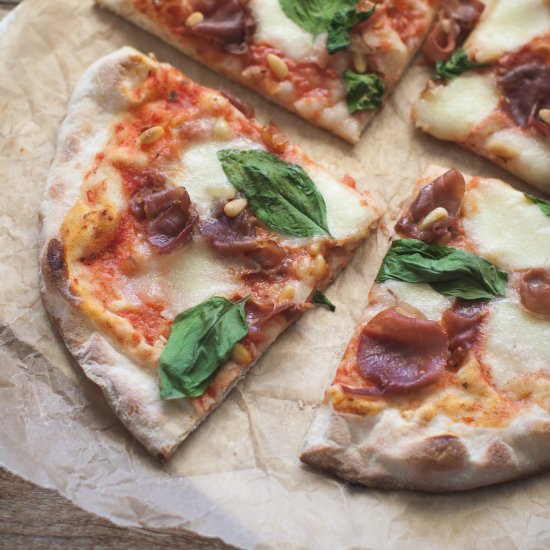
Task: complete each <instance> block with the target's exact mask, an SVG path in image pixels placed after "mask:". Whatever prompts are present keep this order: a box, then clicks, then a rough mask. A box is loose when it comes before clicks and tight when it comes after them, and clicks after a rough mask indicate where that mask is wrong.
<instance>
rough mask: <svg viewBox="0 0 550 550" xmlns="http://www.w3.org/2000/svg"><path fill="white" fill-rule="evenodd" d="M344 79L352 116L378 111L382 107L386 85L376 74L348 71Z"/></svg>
mask: <svg viewBox="0 0 550 550" xmlns="http://www.w3.org/2000/svg"><path fill="white" fill-rule="evenodd" d="M343 78H344V86H345V88H346V94H347V101H348V111H349V112H350V113H351V114H353V113H355V112H357V111H366V110H372V109H378V107H380V105H382V98H383V96H384V92H385V90H386V85H385V84H384V81H383V80H382V79H381V78H380V77H379V76H377V75H375V74H359V73H354V72H353V71H350V70H347V71H345V72H344V77H343Z"/></svg>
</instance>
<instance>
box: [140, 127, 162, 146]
mask: <svg viewBox="0 0 550 550" xmlns="http://www.w3.org/2000/svg"><path fill="white" fill-rule="evenodd" d="M163 136H164V128H163V127H162V126H153V127H152V128H148V129H147V130H144V131H143V132H141V134H140V135H139V141H140V142H141V143H142V144H143V145H151V144H152V143H155V142H156V141H158V140H159V139H160V138H162V137H163Z"/></svg>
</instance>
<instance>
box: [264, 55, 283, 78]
mask: <svg viewBox="0 0 550 550" xmlns="http://www.w3.org/2000/svg"><path fill="white" fill-rule="evenodd" d="M267 64H268V65H269V68H270V69H271V72H272V73H273V74H274V75H275V76H276V77H277V78H278V79H279V80H283V79H284V78H286V77H287V76H288V65H287V64H286V63H285V61H284V59H281V58H280V57H279V56H278V55H276V54H274V53H268V54H267Z"/></svg>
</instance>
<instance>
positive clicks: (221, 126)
mask: <svg viewBox="0 0 550 550" xmlns="http://www.w3.org/2000/svg"><path fill="white" fill-rule="evenodd" d="M212 137H213V138H214V139H219V140H227V139H231V138H232V137H233V129H232V128H231V126H229V124H228V122H227V121H226V120H225V119H224V118H218V120H216V122H215V123H214V126H213V127H212Z"/></svg>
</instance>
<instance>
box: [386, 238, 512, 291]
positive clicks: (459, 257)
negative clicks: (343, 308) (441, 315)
mask: <svg viewBox="0 0 550 550" xmlns="http://www.w3.org/2000/svg"><path fill="white" fill-rule="evenodd" d="M388 279H397V280H398V281H406V282H408V283H428V284H429V285H430V286H431V287H432V288H433V289H434V290H436V291H437V292H439V293H440V294H444V295H445V296H455V297H457V298H463V299H465V300H490V299H491V298H495V297H497V296H505V295H506V287H507V284H508V273H506V272H505V271H502V270H500V269H498V268H497V267H496V266H495V265H493V264H492V263H490V262H488V261H487V260H485V259H483V258H480V257H479V256H476V255H475V254H471V253H470V252H466V251H464V250H459V249H457V248H450V247H447V246H441V245H439V244H426V243H424V242H422V241H418V240H416V239H401V240H397V241H394V242H393V244H392V246H391V248H390V250H389V251H388V253H387V254H386V257H385V258H384V262H383V264H382V267H381V268H380V271H379V272H378V275H377V277H376V281H377V282H379V283H380V282H383V281H387V280H388Z"/></svg>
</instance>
